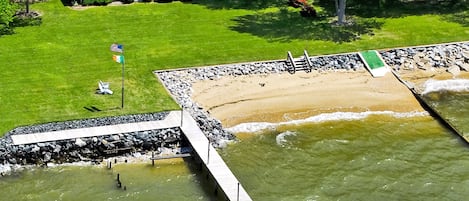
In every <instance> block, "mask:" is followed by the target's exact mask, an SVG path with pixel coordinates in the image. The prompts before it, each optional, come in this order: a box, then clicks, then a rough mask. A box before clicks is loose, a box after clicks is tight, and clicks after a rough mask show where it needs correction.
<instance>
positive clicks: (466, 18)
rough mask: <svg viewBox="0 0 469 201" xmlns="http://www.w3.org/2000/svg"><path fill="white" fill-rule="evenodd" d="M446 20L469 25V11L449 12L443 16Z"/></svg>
mask: <svg viewBox="0 0 469 201" xmlns="http://www.w3.org/2000/svg"><path fill="white" fill-rule="evenodd" d="M443 19H444V20H446V21H449V22H455V23H458V24H460V25H462V26H465V27H469V11H463V12H458V13H454V14H448V15H445V16H444V17H443Z"/></svg>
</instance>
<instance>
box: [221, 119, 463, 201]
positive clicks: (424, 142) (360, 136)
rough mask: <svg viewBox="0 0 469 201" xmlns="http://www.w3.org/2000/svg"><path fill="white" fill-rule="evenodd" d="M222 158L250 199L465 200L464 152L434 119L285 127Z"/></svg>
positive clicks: (246, 140)
mask: <svg viewBox="0 0 469 201" xmlns="http://www.w3.org/2000/svg"><path fill="white" fill-rule="evenodd" d="M285 133H289V134H287V135H284V134H285ZM292 133H294V134H292ZM279 136H282V138H283V140H281V141H280V142H279V140H278V138H279ZM223 155H224V158H225V160H226V161H227V163H228V165H229V166H230V167H231V168H232V170H233V171H234V172H235V174H236V175H238V177H239V179H240V180H241V183H243V185H244V186H245V187H246V189H248V193H250V194H251V196H252V197H253V198H254V200H463V199H465V198H466V197H467V196H469V188H467V186H468V185H469V149H468V147H467V146H466V145H465V144H464V143H462V141H461V140H460V139H459V138H458V137H457V136H456V135H454V134H453V133H451V132H449V131H448V130H446V129H445V128H444V127H442V126H441V125H440V124H439V123H438V122H436V121H434V120H433V119H432V118H431V117H413V118H394V117H389V116H383V115H377V116H372V117H369V118H366V119H363V120H351V121H331V122H324V123H310V124H306V125H302V126H285V127H280V128H277V129H276V130H272V131H269V132H265V133H261V134H253V135H252V136H248V137H245V138H244V139H243V141H242V142H240V143H238V144H233V145H231V146H229V147H228V148H227V149H225V150H223Z"/></svg>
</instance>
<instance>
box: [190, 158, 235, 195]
mask: <svg viewBox="0 0 469 201" xmlns="http://www.w3.org/2000/svg"><path fill="white" fill-rule="evenodd" d="M196 157H197V156H196ZM183 160H184V162H185V163H186V164H187V166H188V167H189V170H190V172H192V173H193V174H195V175H196V178H197V181H198V182H199V183H198V184H199V185H200V187H201V188H202V189H203V191H204V192H205V194H206V195H207V197H208V198H210V200H225V199H226V198H225V196H224V194H223V192H219V190H218V188H217V186H216V184H215V182H214V181H213V178H212V177H211V175H210V173H209V172H208V170H207V168H206V167H205V166H204V165H203V164H202V163H201V162H200V161H201V160H197V159H196V158H195V157H194V156H192V157H185V158H183Z"/></svg>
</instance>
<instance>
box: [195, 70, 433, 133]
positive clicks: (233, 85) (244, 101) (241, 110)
mask: <svg viewBox="0 0 469 201" xmlns="http://www.w3.org/2000/svg"><path fill="white" fill-rule="evenodd" d="M409 79H410V78H409ZM192 89H193V96H192V98H193V100H194V101H195V102H197V103H198V104H200V105H201V106H202V107H204V109H205V110H207V111H208V112H209V113H210V115H211V116H213V117H214V118H217V119H219V120H220V121H221V122H222V124H223V126H224V127H232V126H235V125H238V124H240V123H245V122H282V121H288V120H292V119H303V118H307V117H310V116H313V115H317V114H320V113H326V112H338V111H341V112H363V111H395V112H414V111H417V112H421V111H424V109H423V108H422V107H421V105H420V103H419V102H418V101H417V100H416V98H415V97H414V95H413V94H412V93H411V92H410V90H409V89H407V88H406V87H405V86H404V85H403V84H402V83H400V82H399V81H398V80H397V79H396V78H395V77H394V75H393V74H392V73H391V72H389V73H387V75H386V76H384V77H380V78H373V77H372V76H371V75H370V73H369V72H368V71H366V70H359V71H329V72H327V71H326V72H315V71H313V72H312V73H305V72H297V73H296V74H293V75H292V74H289V73H283V74H270V75H247V76H239V77H223V78H221V79H218V80H206V81H200V82H196V83H194V84H193V87H192Z"/></svg>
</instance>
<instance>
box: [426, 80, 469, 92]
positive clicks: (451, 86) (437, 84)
mask: <svg viewBox="0 0 469 201" xmlns="http://www.w3.org/2000/svg"><path fill="white" fill-rule="evenodd" d="M424 88H425V89H424V91H423V93H422V94H427V93H431V92H438V91H456V92H463V91H469V80H467V79H452V80H433V79H430V80H427V81H426V82H425V83H424Z"/></svg>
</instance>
